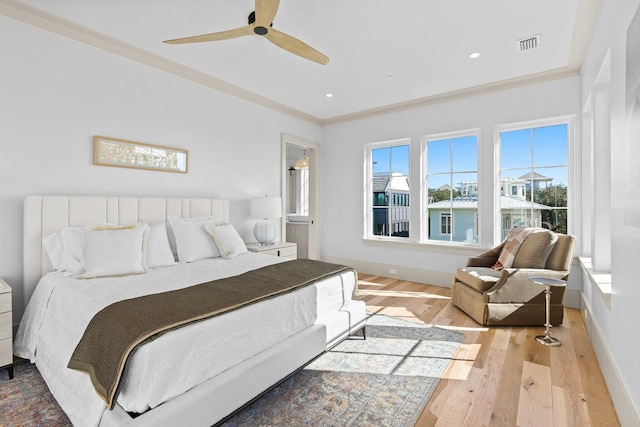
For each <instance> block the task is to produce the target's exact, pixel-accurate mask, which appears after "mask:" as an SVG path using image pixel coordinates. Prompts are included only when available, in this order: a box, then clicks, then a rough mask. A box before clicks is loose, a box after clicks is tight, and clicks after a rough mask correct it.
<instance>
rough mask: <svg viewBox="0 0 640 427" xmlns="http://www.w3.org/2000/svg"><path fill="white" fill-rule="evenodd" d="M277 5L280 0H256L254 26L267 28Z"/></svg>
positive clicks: (273, 16) (274, 15)
mask: <svg viewBox="0 0 640 427" xmlns="http://www.w3.org/2000/svg"><path fill="white" fill-rule="evenodd" d="M279 5H280V0H256V23H255V25H256V27H265V28H269V26H270V25H271V23H272V22H273V19H274V18H275V17H276V13H277V12H278V6H279Z"/></svg>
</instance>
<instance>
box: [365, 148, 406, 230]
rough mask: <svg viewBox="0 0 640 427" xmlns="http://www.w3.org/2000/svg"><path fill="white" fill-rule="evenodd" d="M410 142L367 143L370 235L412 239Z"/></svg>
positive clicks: (368, 226)
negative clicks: (410, 216) (410, 233)
mask: <svg viewBox="0 0 640 427" xmlns="http://www.w3.org/2000/svg"><path fill="white" fill-rule="evenodd" d="M410 151H411V150H410V147H409V140H400V141H391V142H382V143H373V144H367V145H366V146H365V155H366V156H367V175H368V179H367V193H368V194H369V196H368V197H367V199H368V200H371V201H372V204H371V206H367V223H368V225H367V230H366V231H365V235H367V236H386V237H409V223H410V218H409V213H410V211H409V210H410V207H409V200H410V198H409V162H410V161H409V159H410Z"/></svg>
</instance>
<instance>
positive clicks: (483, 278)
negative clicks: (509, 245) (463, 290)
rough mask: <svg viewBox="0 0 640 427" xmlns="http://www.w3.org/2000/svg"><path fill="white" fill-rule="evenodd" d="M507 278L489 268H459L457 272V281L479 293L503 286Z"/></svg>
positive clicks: (505, 275)
mask: <svg viewBox="0 0 640 427" xmlns="http://www.w3.org/2000/svg"><path fill="white" fill-rule="evenodd" d="M507 276H508V275H507V274H503V273H502V272H500V271H496V270H494V269H493V268H489V267H474V268H459V269H458V270H457V271H456V280H458V281H460V282H462V283H464V284H466V285H467V286H469V287H471V288H473V289H475V290H476V291H478V292H486V291H488V290H489V289H491V288H493V287H494V286H495V285H498V284H501V283H502V282H503V281H504V280H505V279H506V277H507Z"/></svg>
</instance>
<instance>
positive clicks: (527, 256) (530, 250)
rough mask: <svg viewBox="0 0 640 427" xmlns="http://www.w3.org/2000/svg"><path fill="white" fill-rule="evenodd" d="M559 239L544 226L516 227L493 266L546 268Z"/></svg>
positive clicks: (495, 267) (499, 267)
mask: <svg viewBox="0 0 640 427" xmlns="http://www.w3.org/2000/svg"><path fill="white" fill-rule="evenodd" d="M557 239H558V238H557V236H556V234H555V233H554V232H552V231H550V230H547V229H544V228H532V227H523V228H514V229H513V230H511V232H510V233H509V235H508V236H507V238H506V239H505V241H504V244H503V247H502V250H501V251H500V255H499V256H498V261H497V262H496V263H495V265H494V266H493V268H494V269H496V270H501V269H503V268H512V267H513V268H544V266H545V264H546V262H547V258H548V257H549V254H550V253H551V251H552V250H553V245H554V244H555V242H556V240H557Z"/></svg>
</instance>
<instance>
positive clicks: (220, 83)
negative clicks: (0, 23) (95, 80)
mask: <svg viewBox="0 0 640 427" xmlns="http://www.w3.org/2000/svg"><path fill="white" fill-rule="evenodd" d="M0 13H2V15H4V16H7V17H9V18H11V19H14V20H16V21H20V22H23V23H25V24H29V25H32V26H34V27H37V28H40V29H43V30H46V31H50V32H52V33H55V34H58V35H61V36H63V37H67V38H69V39H72V40H75V41H78V42H80V43H84V44H87V45H89V46H93V47H96V48H98V49H101V50H104V51H106V52H109V53H112V54H114V55H118V56H121V57H124V58H127V59H130V60H132V61H135V62H138V63H140V64H144V65H147V66H149V67H153V68H156V69H158V70H162V71H164V72H167V73H169V74H173V75H175V76H178V77H182V78H184V79H187V80H189V81H192V82H194V83H198V84H200V85H203V86H207V87H209V88H211V89H215V90H217V91H220V92H223V93H225V94H227V95H231V96H235V97H238V98H240V99H243V100H245V101H248V102H251V103H253V104H257V105H259V106H262V107H265V108H269V109H271V110H274V111H277V112H279V113H282V114H286V115H289V116H291V117H295V118H297V119H300V120H304V121H307V122H310V123H313V124H316V125H322V120H321V119H319V118H317V117H315V116H312V115H310V114H307V113H304V112H302V111H300V110H297V109H295V108H292V107H290V106H288V105H285V104H282V103H280V102H277V101H274V100H273V99H270V98H267V97H265V96H262V95H258V94H257V93H255V92H252V91H249V90H247V89H244V88H242V87H240V86H236V85H234V84H231V83H229V82H226V81H224V80H221V79H218V78H216V77H212V76H210V75H208V74H206V73H203V72H201V71H198V70H196V69H194V68H191V67H186V66H184V65H182V64H179V63H177V62H174V61H171V60H169V59H167V58H164V57H162V56H160V55H156V54H154V53H151V52H149V51H146V50H144V49H140V48H138V47H135V46H133V45H130V44H128V43H125V42H123V41H121V40H118V39H116V38H113V37H109V36H106V35H104V34H101V33H99V32H97V31H94V30H92V29H90V28H87V27H84V26H82V25H78V24H77V23H75V22H72V21H69V20H67V19H64V18H61V17H59V16H57V15H54V14H52V13H49V12H47V11H44V10H42V9H38V8H35V7H33V6H29V5H27V4H24V3H22V2H20V1H16V0H0Z"/></svg>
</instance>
